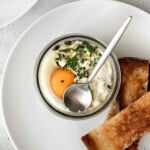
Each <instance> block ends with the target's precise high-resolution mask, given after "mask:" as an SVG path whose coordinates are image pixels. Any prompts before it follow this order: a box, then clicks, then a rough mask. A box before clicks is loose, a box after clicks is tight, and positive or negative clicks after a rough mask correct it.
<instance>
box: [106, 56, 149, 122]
mask: <svg viewBox="0 0 150 150" xmlns="http://www.w3.org/2000/svg"><path fill="white" fill-rule="evenodd" d="M119 64H120V70H121V86H120V90H119V93H118V96H117V100H115V101H114V102H113V104H112V107H111V109H110V112H109V113H108V116H107V119H110V118H112V117H113V116H114V115H116V114H117V113H118V112H119V111H120V110H121V109H123V108H125V107H126V106H127V105H128V104H130V103H132V102H133V101H135V100H136V99H138V98H139V97H140V96H142V95H143V94H144V93H146V92H147V89H148V76H149V61H148V60H143V59H139V58H133V57H126V58H120V59H119ZM119 106H120V107H119Z"/></svg>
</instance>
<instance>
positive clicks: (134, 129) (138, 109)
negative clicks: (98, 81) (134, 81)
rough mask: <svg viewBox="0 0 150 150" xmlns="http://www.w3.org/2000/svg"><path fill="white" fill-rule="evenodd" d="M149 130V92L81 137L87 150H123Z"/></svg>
mask: <svg viewBox="0 0 150 150" xmlns="http://www.w3.org/2000/svg"><path fill="white" fill-rule="evenodd" d="M148 131H150V92H148V93H146V94H144V95H143V96H142V97H140V98H139V99H138V100H137V101H135V102H133V103H132V104H130V105H129V106H128V107H126V108H125V109H124V110H122V111H121V112H120V113H118V114H117V115H115V116H114V117H113V118H112V119H110V120H108V121H106V122H105V123H103V124H102V125H100V126H99V127H97V128H95V129H94V130H92V131H91V132H89V133H88V134H86V135H85V136H83V137H82V140H83V142H84V143H85V144H86V146H87V148H88V150H124V149H125V148H128V147H129V146H130V145H131V144H132V143H133V142H134V141H135V140H137V139H138V138H140V137H141V136H142V135H143V134H144V133H146V132H148Z"/></svg>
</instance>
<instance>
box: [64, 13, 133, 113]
mask: <svg viewBox="0 0 150 150" xmlns="http://www.w3.org/2000/svg"><path fill="white" fill-rule="evenodd" d="M131 19H132V16H130V17H128V19H127V20H126V21H125V22H124V24H123V25H122V26H121V28H120V29H119V31H118V32H117V33H116V35H115V36H114V37H113V39H112V41H111V42H110V44H109V45H108V47H107V48H106V50H105V52H104V53H103V55H102V57H101V58H100V59H99V61H98V63H97V65H96V66H95V68H94V69H93V71H92V73H91V75H90V76H89V78H88V79H87V82H86V83H80V84H73V85H71V86H70V87H68V88H67V89H66V91H65V93H64V97H63V99H64V103H65V105H66V106H67V107H68V108H69V109H70V110H71V111H73V112H80V111H84V110H85V109H87V108H88V107H89V106H90V105H91V102H92V92H91V90H90V89H89V84H90V83H91V82H92V80H93V78H94V77H95V76H96V74H97V73H98V71H99V70H100V68H101V67H102V66H103V64H104V63H105V61H106V60H107V58H108V57H109V55H110V53H111V52H112V50H113V49H114V47H115V46H116V45H117V43H118V42H119V40H120V38H121V37H122V35H123V33H124V32H125V30H126V28H127V27H128V25H129V23H130V21H131Z"/></svg>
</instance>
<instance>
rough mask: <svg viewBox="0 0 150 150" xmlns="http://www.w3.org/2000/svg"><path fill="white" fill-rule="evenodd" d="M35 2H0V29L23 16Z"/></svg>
mask: <svg viewBox="0 0 150 150" xmlns="http://www.w3.org/2000/svg"><path fill="white" fill-rule="evenodd" d="M36 2H37V0H0V28H2V27H4V26H6V25H7V24H9V23H12V22H13V21H15V20H16V19H18V18H19V17H21V16H22V15H23V14H25V13H26V12H27V11H28V10H29V9H30V8H31V7H32V6H33V5H34V4H35V3H36Z"/></svg>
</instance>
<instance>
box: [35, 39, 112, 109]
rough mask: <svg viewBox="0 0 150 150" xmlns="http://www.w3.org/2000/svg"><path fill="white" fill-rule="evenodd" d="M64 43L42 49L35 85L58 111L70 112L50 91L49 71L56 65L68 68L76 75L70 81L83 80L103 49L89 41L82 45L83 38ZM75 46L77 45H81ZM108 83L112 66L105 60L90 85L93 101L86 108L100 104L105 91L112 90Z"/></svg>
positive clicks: (105, 93) (105, 94) (110, 84)
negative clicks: (37, 84) (42, 53)
mask: <svg viewBox="0 0 150 150" xmlns="http://www.w3.org/2000/svg"><path fill="white" fill-rule="evenodd" d="M67 42H68V43H65V42H60V43H57V45H55V46H53V47H51V48H50V49H49V50H48V51H47V52H46V54H45V55H44V56H43V58H42V60H41V63H40V66H39V72H38V80H39V85H40V89H41V92H42V94H43V96H44V97H45V99H46V101H47V102H48V103H50V105H52V106H53V107H54V108H56V109H58V110H60V111H62V112H70V111H69V109H68V108H66V107H65V105H64V103H63V101H62V100H60V99H59V98H58V97H57V96H55V94H54V93H53V91H52V90H51V87H50V84H49V79H50V76H51V74H52V72H53V71H54V70H55V69H56V68H58V67H62V68H66V69H69V70H71V71H72V72H73V73H74V74H75V76H76V77H75V79H74V81H75V82H76V83H84V82H86V80H87V78H88V76H89V75H90V73H91V72H92V70H93V68H94V66H95V65H96V63H97V62H98V60H99V59H100V57H101V56H102V54H103V50H104V48H103V47H100V46H99V47H98V46H97V45H95V44H94V43H89V41H88V42H87V41H86V42H87V43H85V45H84V47H82V45H83V43H84V42H85V41H82V40H72V41H67ZM86 44H87V45H86ZM88 44H90V45H88ZM79 46H81V48H80V47H79ZM78 47H79V48H80V49H79V48H78ZM88 48H89V49H88ZM90 48H91V49H90ZM80 52H81V53H80ZM72 58H75V59H72ZM69 63H70V64H69ZM112 86H113V69H112V64H111V63H110V61H109V60H107V61H106V62H105V64H104V65H103V67H102V68H101V70H100V71H99V72H98V74H97V75H96V77H95V78H94V80H93V81H92V83H91V84H90V88H91V90H92V93H93V101H92V104H91V106H90V108H88V110H91V109H93V108H95V107H97V106H99V105H101V104H102V103H104V101H106V100H107V96H108V95H109V92H110V91H111V90H112ZM88 110H86V111H88Z"/></svg>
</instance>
